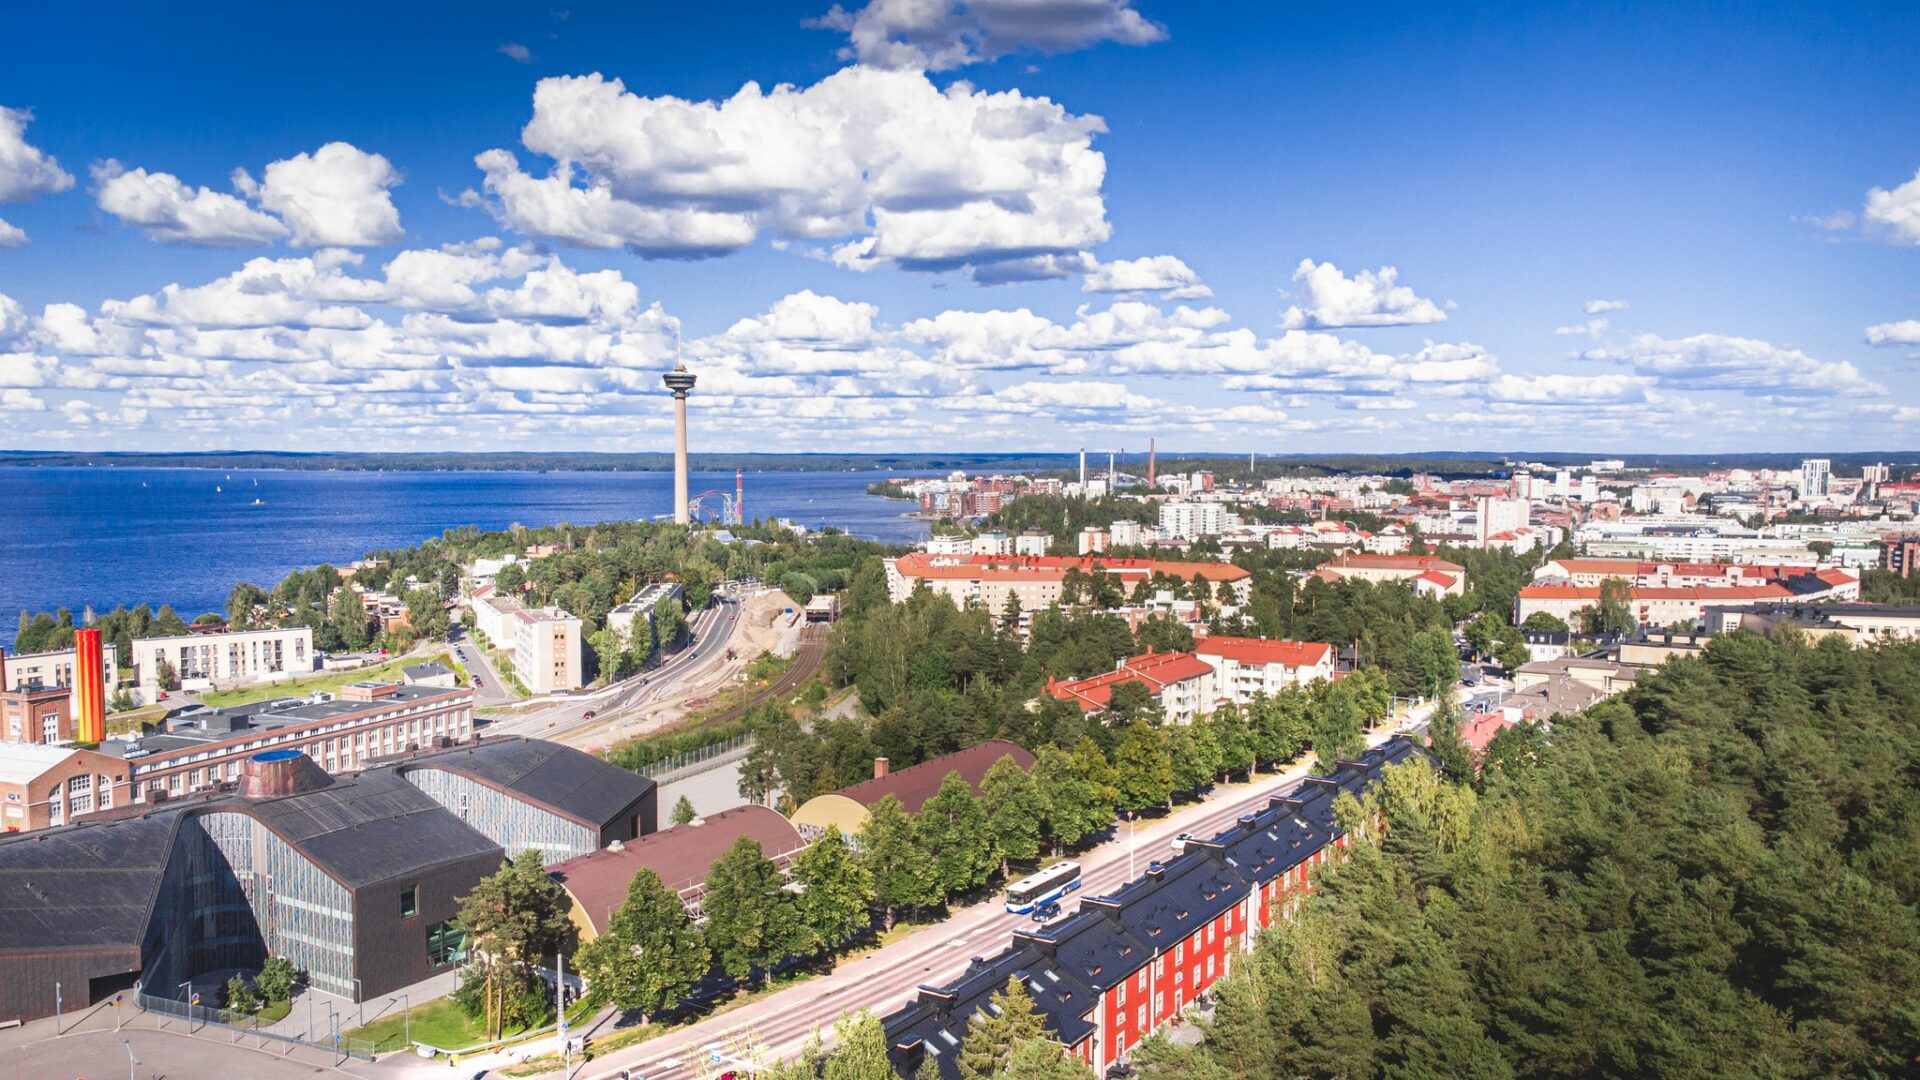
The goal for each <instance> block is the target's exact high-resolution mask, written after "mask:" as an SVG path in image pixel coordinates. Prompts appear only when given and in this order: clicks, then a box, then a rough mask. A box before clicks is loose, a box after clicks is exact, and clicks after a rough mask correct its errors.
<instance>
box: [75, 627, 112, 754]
mask: <svg viewBox="0 0 1920 1080" xmlns="http://www.w3.org/2000/svg"><path fill="white" fill-rule="evenodd" d="M104 665H105V660H104V658H103V657H102V656H101V654H100V631H98V630H75V631H74V632H73V737H74V740H75V741H77V742H91V743H97V742H105V741H106V738H107V686H106V680H105V676H104V674H103V672H102V668H103V666H104Z"/></svg>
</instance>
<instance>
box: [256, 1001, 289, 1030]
mask: <svg viewBox="0 0 1920 1080" xmlns="http://www.w3.org/2000/svg"><path fill="white" fill-rule="evenodd" d="M292 1011H293V1002H291V1001H269V1002H268V1003H266V1004H265V1005H262V1006H260V1011H259V1012H257V1013H254V1014H253V1016H254V1019H256V1020H258V1021H259V1022H260V1024H261V1026H263V1027H264V1026H266V1025H267V1024H275V1023H279V1022H280V1021H282V1020H285V1019H286V1018H287V1014H288V1013H289V1012H292Z"/></svg>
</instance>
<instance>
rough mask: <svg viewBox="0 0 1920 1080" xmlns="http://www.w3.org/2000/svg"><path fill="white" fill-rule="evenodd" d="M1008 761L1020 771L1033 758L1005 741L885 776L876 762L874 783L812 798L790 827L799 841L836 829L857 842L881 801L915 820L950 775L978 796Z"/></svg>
mask: <svg viewBox="0 0 1920 1080" xmlns="http://www.w3.org/2000/svg"><path fill="white" fill-rule="evenodd" d="M1008 756H1011V757H1012V758H1013V760H1014V762H1015V763H1016V764H1018V765H1019V766H1020V767H1021V768H1023V769H1031V768H1033V755H1032V754H1029V753H1027V749H1026V747H1024V746H1021V745H1019V744H1018V743H1011V742H1008V741H1006V740H1005V739H988V740H987V741H986V742H983V743H981V744H980V745H978V746H970V747H968V748H967V749H965V750H959V751H956V752H954V753H951V754H947V755H945V756H944V757H937V758H934V759H933V760H931V761H923V762H921V763H920V764H918V765H915V766H912V767H911V768H906V769H901V770H900V771H899V772H891V771H889V770H888V768H887V759H886V758H876V759H875V760H874V763H873V764H874V768H873V772H874V776H873V779H871V780H862V781H861V782H860V783H857V784H852V785H849V786H847V787H843V788H841V789H840V790H838V791H830V792H828V793H826V794H825V795H815V796H814V797H813V798H811V799H808V800H807V801H806V802H804V803H801V804H800V806H799V808H798V809H796V810H795V811H794V812H793V824H794V826H795V827H796V828H798V829H799V830H800V833H801V835H803V836H807V837H809V838H811V837H814V836H818V835H820V834H821V833H824V832H826V831H827V826H829V825H837V826H839V828H840V831H841V832H843V833H845V834H847V835H848V836H850V837H851V836H857V835H859V833H860V830H861V829H863V828H865V827H866V824H867V808H868V807H871V806H872V805H873V804H874V803H877V802H879V801H880V800H881V799H883V798H885V797H886V796H888V795H891V796H893V797H894V798H896V799H899V800H900V805H901V806H903V807H905V808H906V811H907V813H909V814H917V813H919V812H920V808H921V807H922V806H924V805H926V802H927V800H928V799H931V798H933V795H934V793H935V792H937V791H939V790H940V782H941V781H942V780H945V779H946V777H947V774H948V773H950V772H957V773H959V774H960V776H961V777H962V778H963V779H965V780H966V782H967V783H968V784H969V785H971V786H972V788H973V793H974V794H975V795H978V794H980V781H982V780H984V779H986V775H987V770H988V769H991V768H992V767H993V763H994V762H996V761H999V760H1000V759H1001V758H1002V757H1008Z"/></svg>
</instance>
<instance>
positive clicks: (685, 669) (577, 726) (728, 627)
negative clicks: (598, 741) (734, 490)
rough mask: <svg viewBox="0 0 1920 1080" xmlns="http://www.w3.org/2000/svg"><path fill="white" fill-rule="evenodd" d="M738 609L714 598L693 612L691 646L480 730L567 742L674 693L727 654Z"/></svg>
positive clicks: (730, 599)
mask: <svg viewBox="0 0 1920 1080" xmlns="http://www.w3.org/2000/svg"><path fill="white" fill-rule="evenodd" d="M740 611H741V605H740V602H739V600H738V599H736V598H734V597H732V596H717V597H715V599H714V602H713V604H712V606H710V607H708V608H706V609H705V610H703V611H700V612H697V613H696V614H695V615H694V618H693V620H692V623H691V625H692V632H693V644H691V645H689V646H687V647H686V648H684V649H681V650H680V651H679V652H676V653H673V654H671V655H669V656H668V657H667V658H666V660H665V662H664V663H662V664H661V665H660V666H659V667H656V668H650V669H647V670H645V671H642V672H639V673H637V674H634V675H629V676H628V677H627V678H625V679H622V680H621V681H619V682H617V683H614V684H613V685H612V686H610V687H605V688H603V689H600V690H596V691H590V692H581V693H576V694H571V695H567V696H566V697H563V698H558V699H556V700H553V701H552V702H550V703H542V704H539V705H535V706H533V707H531V708H530V709H528V710H527V711H526V712H523V713H519V714H517V715H513V716H507V717H499V718H496V719H494V720H493V721H491V722H490V723H489V724H488V725H487V727H486V729H485V731H486V733H487V734H489V735H528V736H534V737H537V738H542V739H554V740H557V741H560V742H566V741H567V737H568V736H571V735H578V734H580V733H582V732H584V731H585V730H587V729H589V728H596V727H600V726H602V725H605V724H607V723H610V722H612V721H614V720H617V719H619V718H620V717H621V715H622V714H623V713H625V712H627V711H628V710H631V709H635V708H639V707H641V706H644V705H646V704H648V703H649V702H654V701H658V700H660V699H661V698H663V697H665V696H667V695H669V694H671V693H673V692H674V690H675V688H676V686H677V684H678V683H679V682H680V681H681V680H683V679H685V678H686V677H687V676H689V675H691V674H693V673H694V672H696V671H698V670H700V669H701V668H702V667H704V666H705V665H706V664H707V663H708V662H709V661H712V660H714V659H717V658H718V657H720V656H721V655H723V654H724V653H725V652H726V650H727V648H728V647H729V645H730V644H731V643H732V641H733V635H734V631H736V630H738V629H739V627H740ZM588 711H591V712H593V714H594V715H593V717H592V718H591V719H588V718H587V717H586V715H585V714H586V713H587V712H588Z"/></svg>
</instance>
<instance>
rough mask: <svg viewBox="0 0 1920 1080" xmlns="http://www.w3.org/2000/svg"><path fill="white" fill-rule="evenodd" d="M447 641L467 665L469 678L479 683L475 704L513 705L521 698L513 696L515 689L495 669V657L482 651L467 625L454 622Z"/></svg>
mask: <svg viewBox="0 0 1920 1080" xmlns="http://www.w3.org/2000/svg"><path fill="white" fill-rule="evenodd" d="M447 643H448V644H450V645H452V646H453V655H454V657H455V658H456V659H458V660H459V661H460V662H461V663H462V664H464V665H466V668H467V678H468V679H469V680H471V681H476V682H477V683H478V685H477V686H475V687H474V691H473V703H474V704H475V705H511V704H513V703H514V702H515V701H517V700H519V699H518V698H516V697H514V696H513V691H511V690H508V689H507V681H506V680H505V679H502V678H501V677H500V672H499V671H497V670H495V669H494V666H493V659H492V658H491V657H489V656H488V655H487V654H486V653H485V652H483V651H481V649H480V646H479V645H478V644H476V643H475V642H474V640H473V638H472V637H471V636H469V635H468V634H467V628H466V627H464V626H461V625H460V624H459V623H455V624H453V628H452V629H451V630H449V631H447Z"/></svg>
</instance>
